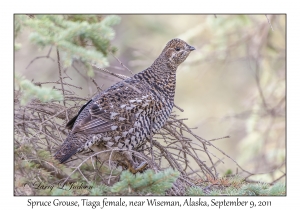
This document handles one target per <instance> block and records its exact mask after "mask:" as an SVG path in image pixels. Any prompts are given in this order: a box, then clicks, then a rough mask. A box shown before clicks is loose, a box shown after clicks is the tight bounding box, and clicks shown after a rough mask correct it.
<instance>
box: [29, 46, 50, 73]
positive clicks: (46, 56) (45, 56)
mask: <svg viewBox="0 0 300 210" xmlns="http://www.w3.org/2000/svg"><path fill="white" fill-rule="evenodd" d="M51 51H52V46H51V47H50V49H49V51H48V54H47V55H44V56H37V57H35V58H34V59H33V60H31V61H30V63H29V64H28V65H27V67H26V69H28V68H29V66H30V65H31V64H32V63H33V62H34V61H36V60H38V59H40V58H50V59H51V60H52V61H53V62H55V60H54V59H53V58H51V57H50V53H51Z"/></svg>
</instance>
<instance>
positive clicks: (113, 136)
mask: <svg viewBox="0 0 300 210" xmlns="http://www.w3.org/2000/svg"><path fill="white" fill-rule="evenodd" d="M193 50H195V48H194V47H193V46H191V45H189V44H187V43H186V42H185V41H183V40H181V39H179V38H174V39H172V40H170V41H169V42H168V43H167V44H166V46H165V47H164V49H163V50H162V52H161V54H160V55H159V56H158V58H157V59H155V61H154V62H153V63H152V65H151V66H150V67H148V68H146V69H145V70H143V71H141V72H139V73H137V74H135V75H133V76H131V77H128V78H127V79H125V80H123V81H120V82H118V83H116V84H114V85H112V86H111V87H109V88H108V89H106V90H104V91H103V92H101V93H99V94H98V95H96V96H94V97H93V98H92V99H91V100H89V101H88V102H87V103H86V104H85V105H83V106H82V107H81V109H80V110H79V112H78V114H77V115H76V116H75V117H73V118H72V119H71V120H70V121H69V122H68V123H67V124H66V127H67V128H68V129H70V132H69V134H68V136H67V138H66V140H65V141H64V142H63V144H62V145H61V146H60V147H59V149H58V150H57V152H56V153H55V154H54V158H55V159H57V160H58V161H59V162H60V163H64V162H66V161H67V160H68V159H69V158H71V157H72V156H73V155H75V154H77V153H82V152H84V151H94V152H99V151H105V150H109V149H110V150H111V149H112V148H116V151H115V152H114V154H113V155H112V154H111V153H110V152H106V153H104V152H103V154H102V159H106V160H107V159H108V158H111V159H112V160H114V161H117V162H120V164H121V165H122V166H124V167H125V168H127V169H129V171H130V172H131V173H133V174H135V173H137V172H141V171H143V170H144V169H145V168H146V167H147V162H146V161H144V162H142V163H138V162H137V161H135V160H134V158H133V152H132V151H135V150H137V148H139V146H140V145H143V144H144V143H145V141H146V140H147V139H148V140H149V139H150V138H151V136H152V135H154V134H155V133H157V132H158V131H159V130H160V129H161V128H162V127H163V126H164V125H165V123H166V121H167V120H168V118H169V116H170V114H171V112H172V108H173V106H174V96H175V87H176V70H177V68H178V66H179V65H180V64H181V63H183V62H184V61H185V60H186V58H187V57H188V56H189V54H190V52H191V51H193Z"/></svg>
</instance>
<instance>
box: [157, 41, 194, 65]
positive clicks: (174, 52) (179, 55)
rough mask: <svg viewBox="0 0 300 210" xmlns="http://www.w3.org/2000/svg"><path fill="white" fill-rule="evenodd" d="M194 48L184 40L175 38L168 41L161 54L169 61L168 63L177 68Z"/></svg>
mask: <svg viewBox="0 0 300 210" xmlns="http://www.w3.org/2000/svg"><path fill="white" fill-rule="evenodd" d="M193 50H195V48H194V47H192V46H190V45H188V44H187V43H186V42H185V41H183V40H181V39H178V38H175V39H172V40H171V41H169V42H168V43H167V45H166V47H165V48H164V50H163V52H162V55H163V56H164V57H165V58H166V59H167V60H168V61H169V64H170V65H171V66H173V67H175V68H177V67H178V66H179V65H180V64H181V63H182V62H183V61H185V59H186V58H187V57H188V56H189V54H190V52H191V51H193Z"/></svg>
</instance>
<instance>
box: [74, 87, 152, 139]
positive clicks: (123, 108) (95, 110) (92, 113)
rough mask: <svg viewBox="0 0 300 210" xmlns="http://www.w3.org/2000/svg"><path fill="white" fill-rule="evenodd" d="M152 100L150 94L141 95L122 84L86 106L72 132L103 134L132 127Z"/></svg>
mask: <svg viewBox="0 0 300 210" xmlns="http://www.w3.org/2000/svg"><path fill="white" fill-rule="evenodd" d="M151 98H152V95H151V94H150V93H149V92H148V94H147V92H143V93H139V92H137V91H136V90H135V89H133V88H130V87H128V86H125V85H122V84H121V85H119V86H116V87H114V88H113V89H110V90H109V91H106V92H105V93H103V94H102V95H101V97H98V98H97V100H94V101H90V102H89V103H88V104H87V105H85V106H86V107H84V108H83V109H82V111H81V113H79V115H78V117H77V118H76V121H75V123H74V126H73V129H72V132H73V133H75V132H86V133H102V132H107V131H112V130H115V129H117V128H118V127H119V126H120V125H125V126H126V127H127V126H128V127H130V125H133V124H134V122H135V117H136V113H139V112H142V111H143V110H144V109H146V107H147V106H150V104H151ZM87 110H88V111H87Z"/></svg>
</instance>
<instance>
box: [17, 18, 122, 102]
mask: <svg viewBox="0 0 300 210" xmlns="http://www.w3.org/2000/svg"><path fill="white" fill-rule="evenodd" d="M119 22H120V18H119V17H118V16H115V15H109V16H105V17H104V16H101V15H16V16H15V38H16V37H17V36H18V35H19V34H20V33H21V32H22V29H23V28H29V29H30V31H31V33H30V37H29V39H30V40H31V42H32V43H34V44H36V45H37V46H39V47H40V48H45V47H51V48H56V49H57V50H58V51H59V53H60V57H61V60H62V63H61V64H60V65H62V68H67V67H69V66H71V65H72V63H73V62H74V61H79V62H82V63H83V65H84V66H85V67H86V69H87V75H88V76H89V77H93V76H94V70H93V68H92V65H95V66H99V67H106V66H108V60H107V55H108V53H110V52H112V53H114V52H115V51H116V48H115V47H112V46H111V44H110V41H111V40H112V39H113V38H114V36H115V31H114V29H113V28H112V26H114V25H116V24H118V23H119ZM20 47H21V46H20V44H18V43H15V49H16V50H17V49H19V48H20ZM16 81H17V82H16V84H17V85H18V86H19V87H20V89H21V90H22V91H23V92H24V94H23V96H22V102H23V104H24V103H27V102H28V101H29V100H30V99H32V98H38V99H39V100H41V101H50V100H52V99H56V100H62V96H61V95H60V93H59V92H57V91H56V90H51V89H49V88H47V87H44V88H38V87H35V86H34V85H33V84H30V81H28V80H26V79H25V78H23V77H22V76H20V75H17V78H16Z"/></svg>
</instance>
